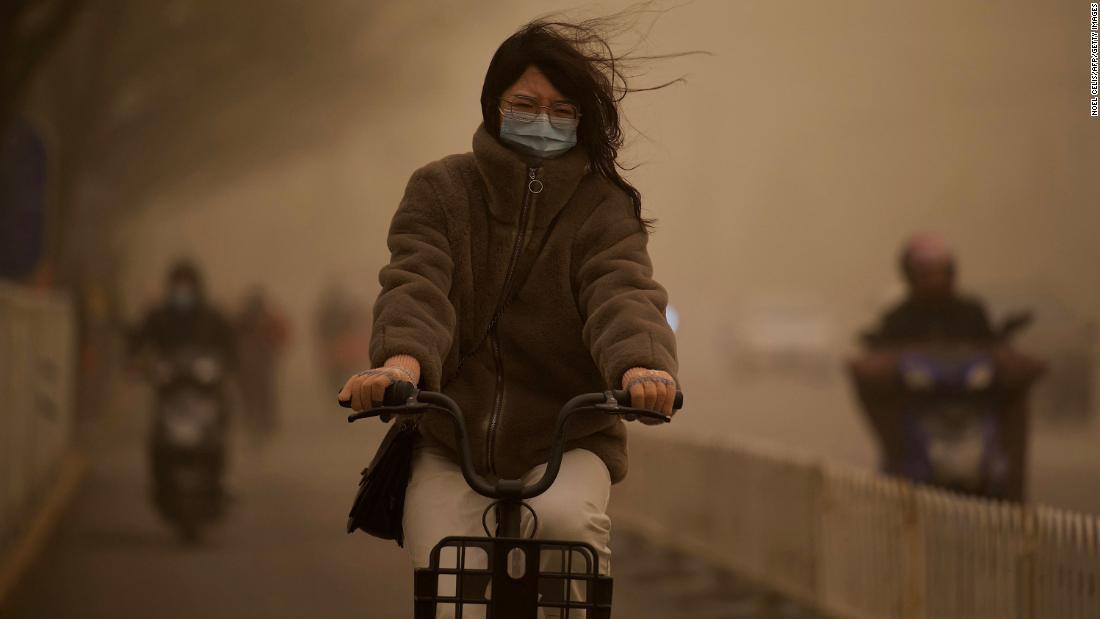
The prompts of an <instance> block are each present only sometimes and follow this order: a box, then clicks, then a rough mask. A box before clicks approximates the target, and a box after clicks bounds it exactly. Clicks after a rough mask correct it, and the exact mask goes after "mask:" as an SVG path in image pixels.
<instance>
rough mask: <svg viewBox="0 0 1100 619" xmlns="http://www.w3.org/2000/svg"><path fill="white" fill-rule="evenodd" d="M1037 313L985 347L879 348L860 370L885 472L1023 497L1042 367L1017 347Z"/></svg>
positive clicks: (857, 376) (857, 375) (1011, 324)
mask: <svg viewBox="0 0 1100 619" xmlns="http://www.w3.org/2000/svg"><path fill="white" fill-rule="evenodd" d="M1030 321H1031V317H1030V315H1028V314H1020V315H1015V316H1013V317H1011V318H1010V319H1009V320H1007V321H1006V322H1005V324H1004V325H1003V326H1002V327H1001V328H1000V329H998V330H997V332H996V333H995V336H994V338H993V339H992V340H991V341H989V342H984V343H950V342H931V343H925V344H920V345H917V344H913V345H907V346H901V347H895V348H883V347H880V346H877V345H876V344H877V343H876V342H874V340H873V337H868V336H865V337H864V342H865V343H868V344H870V345H871V346H872V350H871V351H869V352H868V353H867V355H866V356H865V357H864V358H862V359H861V360H860V361H859V362H857V363H853V365H852V368H851V369H852V378H853V380H854V382H855V384H856V387H857V390H858V392H859V393H860V396H861V399H862V401H863V404H864V409H865V411H866V413H867V415H868V418H869V421H870V422H871V425H872V426H873V428H874V429H875V431H876V434H877V437H878V438H879V440H880V446H881V450H882V464H881V468H882V470H883V471H884V472H885V473H888V474H892V475H897V476H900V477H903V478H906V479H909V480H911V481H914V482H917V483H922V484H929V485H932V486H937V487H940V488H944V489H947V490H952V491H956V492H962V493H967V494H973V495H979V496H983V497H988V498H996V499H1007V500H1022V498H1023V494H1024V492H1023V483H1024V477H1025V475H1024V472H1025V470H1026V452H1027V425H1028V420H1027V414H1026V394H1027V390H1028V388H1029V387H1030V386H1031V384H1033V383H1034V381H1035V380H1036V379H1037V378H1038V377H1039V375H1040V374H1041V373H1042V364H1041V363H1039V362H1038V361H1035V360H1033V359H1030V358H1029V357H1027V356H1025V355H1022V354H1021V353H1019V352H1017V351H1015V350H1013V349H1011V348H1010V347H1009V346H1008V344H1009V342H1010V340H1011V338H1012V336H1013V335H1015V334H1016V333H1017V332H1018V331H1020V330H1021V329H1022V328H1023V327H1025V326H1026V325H1027V324H1029V323H1030Z"/></svg>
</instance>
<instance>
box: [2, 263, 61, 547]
mask: <svg viewBox="0 0 1100 619" xmlns="http://www.w3.org/2000/svg"><path fill="white" fill-rule="evenodd" d="M74 361H75V357H74V327H73V315H72V309H71V306H70V303H69V301H68V300H67V298H66V297H65V296H63V295H60V294H56V293H48V292H36V291H28V290H26V289H23V288H19V287H15V286H11V285H7V284H3V283H0V558H2V557H4V556H5V555H6V553H7V550H8V549H9V546H10V544H12V542H13V541H14V540H15V539H16V538H17V536H18V534H19V533H20V532H21V530H22V529H23V528H24V527H25V526H26V525H27V524H28V520H29V518H30V516H31V514H32V513H34V511H35V510H36V509H37V508H38V506H39V504H40V503H41V501H42V500H43V499H44V498H45V495H46V494H47V493H48V491H49V489H50V487H51V484H52V481H53V479H54V476H55V475H56V474H57V472H58V468H59V466H60V465H61V462H62V459H63V458H64V456H65V454H66V453H67V452H68V450H69V448H70V435H71V430H72V411H73V407H72V388H71V385H72V382H73V380H72V379H73V372H74V367H73V366H74Z"/></svg>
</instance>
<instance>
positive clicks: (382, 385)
mask: <svg viewBox="0 0 1100 619" xmlns="http://www.w3.org/2000/svg"><path fill="white" fill-rule="evenodd" d="M402 380H404V381H408V382H410V383H412V384H414V385H415V384H417V383H418V382H420V363H419V362H417V360H416V359H415V358H413V357H410V356H409V355H396V356H393V357H390V358H389V359H387V360H386V363H385V364H383V365H382V367H378V368H373V369H370V370H364V371H362V372H359V373H358V374H356V375H355V376H352V377H351V378H349V379H348V381H347V382H346V383H344V388H343V389H341V390H340V393H339V394H337V396H336V398H337V399H338V400H339V401H340V402H350V403H351V408H352V410H357V411H361V410H366V409H368V408H370V407H371V406H374V405H375V404H377V403H380V402H382V397H383V395H384V394H385V392H386V388H387V387H389V386H390V385H392V384H394V383H395V382H398V381H402Z"/></svg>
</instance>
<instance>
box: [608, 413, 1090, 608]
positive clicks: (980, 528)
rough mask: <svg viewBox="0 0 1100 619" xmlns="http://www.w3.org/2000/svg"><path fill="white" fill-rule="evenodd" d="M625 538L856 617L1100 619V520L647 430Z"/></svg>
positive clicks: (639, 437) (618, 510)
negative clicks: (629, 534)
mask: <svg viewBox="0 0 1100 619" xmlns="http://www.w3.org/2000/svg"><path fill="white" fill-rule="evenodd" d="M630 461H631V465H630V466H631V470H630V476H629V478H628V479H627V481H625V482H624V483H623V484H621V485H619V486H617V487H616V490H615V494H614V499H613V500H612V509H613V517H614V519H615V522H616V525H617V526H624V527H627V528H631V529H634V530H636V531H638V532H640V533H642V534H643V535H646V536H648V537H650V538H652V539H653V540H654V541H657V542H658V543H665V544H669V545H672V546H675V547H678V548H679V549H681V550H684V551H687V552H690V553H693V554H696V555H698V556H702V557H705V558H707V559H709V560H711V561H713V562H716V563H718V564H720V565H722V566H725V567H728V568H730V569H732V570H734V571H737V572H739V573H741V574H743V575H745V576H747V577H749V578H751V579H753V580H755V581H757V582H759V583H760V584H762V585H765V586H767V587H769V588H772V589H774V590H776V591H778V592H780V593H783V594H785V595H787V596H790V597H792V598H795V599H797V600H799V601H800V602H802V603H805V604H809V605H811V606H813V607H815V608H817V609H818V610H820V611H821V612H822V613H824V614H826V615H829V616H834V617H844V618H849V619H955V618H958V619H962V618H967V619H971V618H989V619H994V618H995V619H1039V618H1043V619H1046V618H1050V619H1078V618H1081V619H1085V618H1089V619H1095V618H1098V617H1100V517H1097V516H1089V515H1083V514H1075V513H1069V512H1066V511H1063V510H1057V509H1053V508H1050V507H1044V506H1035V505H1016V504H1006V503H1000V502H993V501H986V500H981V499H976V498H969V497H964V496H959V495H956V494H952V493H948V492H942V491H939V490H935V489H931V488H926V487H918V486H915V485H913V484H910V483H907V482H905V481H901V480H897V479H893V478H889V477H885V476H882V475H879V474H877V473H874V472H870V471H863V470H859V469H854V468H850V467H845V466H840V465H836V464H831V463H825V462H824V461H821V460H816V459H812V458H806V457H801V456H796V455H791V454H790V453H787V452H785V451H775V450H770V449H767V448H764V447H760V446H751V445H747V444H742V443H725V444H713V443H712V444H696V443H686V442H676V441H672V440H662V439H661V437H659V436H657V437H653V436H648V435H647V433H644V432H633V433H632V435H631V439H630Z"/></svg>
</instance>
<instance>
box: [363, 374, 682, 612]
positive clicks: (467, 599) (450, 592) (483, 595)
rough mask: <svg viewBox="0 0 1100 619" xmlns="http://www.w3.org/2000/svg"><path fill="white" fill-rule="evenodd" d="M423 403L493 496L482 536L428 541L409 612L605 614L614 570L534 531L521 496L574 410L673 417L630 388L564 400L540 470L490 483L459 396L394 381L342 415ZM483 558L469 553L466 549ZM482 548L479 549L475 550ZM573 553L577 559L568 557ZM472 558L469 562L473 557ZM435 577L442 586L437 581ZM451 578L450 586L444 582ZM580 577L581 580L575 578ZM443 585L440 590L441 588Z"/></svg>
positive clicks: (545, 485)
mask: <svg viewBox="0 0 1100 619" xmlns="http://www.w3.org/2000/svg"><path fill="white" fill-rule="evenodd" d="M682 407H683V394H682V393H681V392H680V391H677V392H676V400H675V402H674V404H673V409H674V410H678V409H680V408H682ZM428 411H437V412H443V413H447V414H449V416H450V419H451V422H452V424H453V425H454V427H455V435H456V442H457V444H458V452H459V465H460V467H461V469H462V476H463V478H464V479H465V480H466V483H467V484H468V485H469V486H470V487H471V488H472V489H473V490H474V491H475V492H477V493H478V494H481V495H482V496H485V497H487V498H490V499H493V503H491V504H490V505H489V506H488V507H487V508H486V509H485V511H484V512H483V513H482V527H483V528H484V529H485V533H486V536H485V537H446V538H444V539H442V540H441V541H440V542H439V543H438V544H436V546H435V548H433V549H432V553H431V559H430V564H429V566H428V567H425V568H418V569H416V571H415V573H414V580H413V599H414V601H413V609H414V618H415V619H435V617H436V611H437V609H438V608H439V606H440V605H443V606H444V607H445V608H450V609H453V610H454V611H455V614H454V616H455V617H456V618H457V619H461V618H462V615H463V610H464V609H466V608H467V607H473V608H471V610H473V609H475V608H476V609H477V612H479V613H480V612H484V613H485V616H486V617H489V618H496V619H536V618H537V617H538V613H539V609H558V610H559V611H560V612H561V613H562V616H563V617H566V616H568V617H572V616H574V615H573V613H576V612H581V613H582V614H581V616H584V617H588V618H591V619H610V617H611V595H612V578H611V576H610V575H608V574H600V569H599V561H598V557H597V555H596V551H595V549H593V548H592V546H591V545H589V544H587V543H584V542H575V541H568V540H560V541H559V540H538V539H534V536H535V533H536V532H537V530H538V514H536V513H535V510H534V509H533V508H532V507H531V506H530V505H528V504H527V503H526V502H525V500H526V499H531V498H534V497H536V496H539V495H540V494H542V493H543V492H546V490H548V489H549V488H550V486H551V485H552V484H553V483H554V480H555V479H556V478H557V475H558V472H559V470H560V467H561V459H562V455H563V453H564V449H565V445H564V443H565V424H566V422H567V421H568V420H569V418H570V417H572V416H573V415H575V414H577V413H580V412H583V411H600V412H603V413H605V414H609V415H618V416H620V417H622V418H623V419H625V420H626V421H634V420H636V419H639V418H642V417H644V418H648V419H653V420H655V421H658V422H660V423H668V422H669V421H671V417H668V416H665V415H662V414H661V413H658V412H655V411H651V410H647V409H640V408H633V407H631V406H630V393H629V392H628V391H622V390H609V391H604V392H602V393H588V394H582V395H578V396H576V397H574V398H573V399H571V400H569V401H568V402H566V403H565V405H564V406H562V408H561V411H560V412H559V413H558V420H557V425H556V427H555V435H554V436H555V440H554V447H553V449H552V451H551V454H550V458H549V460H547V464H546V470H545V471H544V472H543V475H542V478H541V479H539V480H538V481H537V482H535V483H534V484H531V485H529V486H525V485H524V484H523V482H522V480H519V479H500V480H497V481H496V482H495V483H491V482H489V481H488V480H486V479H485V478H484V477H482V476H481V475H479V474H478V473H477V472H476V471H475V470H474V467H473V464H472V460H471V457H470V449H469V444H468V443H467V439H466V424H465V421H464V419H463V417H462V410H461V409H460V408H459V406H458V404H457V403H456V402H455V401H454V400H452V399H451V398H450V397H448V396H446V395H445V394H442V393H438V392H433V391H420V390H418V389H417V388H416V386H415V385H413V384H411V383H407V382H398V383H394V384H393V385H391V386H390V387H389V388H387V389H386V393H385V396H384V398H383V402H382V405H381V406H376V407H373V408H370V409H367V410H364V411H359V412H355V413H352V414H350V415H348V422H349V423H350V422H355V421H358V420H360V419H365V418H369V417H379V418H380V419H381V420H382V421H383V422H388V421H390V420H391V419H392V418H393V417H394V416H398V415H420V414H423V413H425V412H428ZM493 508H496V515H497V527H496V531H495V534H491V533H490V532H489V526H488V524H487V521H486V518H487V516H488V514H489V510H491V509H493ZM524 508H526V509H527V510H528V511H529V512H530V513H531V515H532V518H533V520H534V531H532V533H531V537H530V538H523V537H521V533H520V531H521V518H522V513H523V512H522V510H523V509H524ZM447 549H453V554H454V556H455V561H454V562H453V567H445V566H444V565H442V564H441V555H442V554H443V553H444V551H445V550H447ZM470 550H475V553H474V555H475V556H477V557H478V558H479V559H481V558H482V557H484V559H482V560H483V561H484V562H485V566H484V567H482V566H480V565H479V564H480V563H481V561H469V560H468V557H469V551H470ZM479 552H480V553H483V554H480V555H479V554H478V553H479ZM546 552H558V553H562V554H560V555H559V556H560V557H561V558H562V559H564V560H563V561H562V565H564V566H565V571H542V570H541V569H540V563H541V558H542V557H543V556H544V554H543V553H546ZM576 558H579V561H580V562H581V565H580V566H576V565H574V560H575V559H576ZM471 564H473V565H471ZM441 578H443V579H446V581H447V583H448V586H444V587H442V588H441V587H440V580H441ZM451 581H453V586H449V584H450V583H451ZM577 581H579V582H577ZM571 584H583V586H584V595H583V596H581V597H582V598H583V599H580V600H576V599H572V598H573V594H572V587H571V586H570V585H571ZM441 589H443V591H442V592H441Z"/></svg>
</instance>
